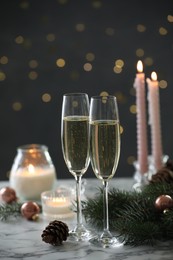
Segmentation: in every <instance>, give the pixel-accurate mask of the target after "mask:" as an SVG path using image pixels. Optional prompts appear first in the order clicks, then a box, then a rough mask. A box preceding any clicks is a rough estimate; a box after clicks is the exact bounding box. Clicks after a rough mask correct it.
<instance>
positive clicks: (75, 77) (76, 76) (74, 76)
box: [70, 70, 80, 81]
mask: <svg viewBox="0 0 173 260" xmlns="http://www.w3.org/2000/svg"><path fill="white" fill-rule="evenodd" d="M79 76H80V74H79V72H78V71H77V70H72V71H71V72H70V78H71V79H72V80H73V81H77V80H78V79H79Z"/></svg>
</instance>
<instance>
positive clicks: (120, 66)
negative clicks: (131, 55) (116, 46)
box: [115, 59, 124, 68]
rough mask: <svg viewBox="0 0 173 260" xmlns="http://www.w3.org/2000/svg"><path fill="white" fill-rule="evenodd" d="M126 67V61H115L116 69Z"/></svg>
mask: <svg viewBox="0 0 173 260" xmlns="http://www.w3.org/2000/svg"><path fill="white" fill-rule="evenodd" d="M123 66H124V61H123V60H121V59H118V60H116V61H115V67H117V68H122V67H123Z"/></svg>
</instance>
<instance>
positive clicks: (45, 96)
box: [41, 93, 51, 103]
mask: <svg viewBox="0 0 173 260" xmlns="http://www.w3.org/2000/svg"><path fill="white" fill-rule="evenodd" d="M41 99H42V101H43V102H45V103H48V102H50V101H51V95H50V94H49V93H44V94H43V95H42V97H41Z"/></svg>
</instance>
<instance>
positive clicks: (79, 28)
mask: <svg viewBox="0 0 173 260" xmlns="http://www.w3.org/2000/svg"><path fill="white" fill-rule="evenodd" d="M75 28H76V31H78V32H83V31H85V24H83V23H77V24H76V26H75Z"/></svg>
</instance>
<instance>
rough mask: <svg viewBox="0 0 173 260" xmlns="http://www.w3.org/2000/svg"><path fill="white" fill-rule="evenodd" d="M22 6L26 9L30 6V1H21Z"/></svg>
mask: <svg viewBox="0 0 173 260" xmlns="http://www.w3.org/2000/svg"><path fill="white" fill-rule="evenodd" d="M19 6H20V8H21V9H24V10H26V9H28V8H29V1H26V0H24V1H21V3H20V5H19Z"/></svg>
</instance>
